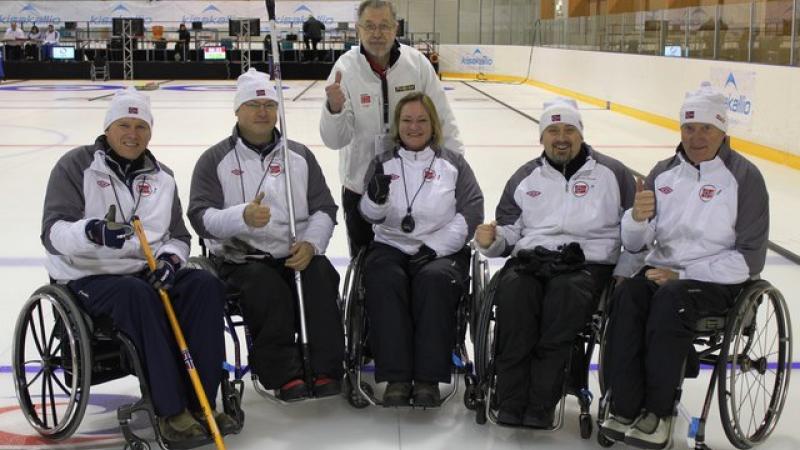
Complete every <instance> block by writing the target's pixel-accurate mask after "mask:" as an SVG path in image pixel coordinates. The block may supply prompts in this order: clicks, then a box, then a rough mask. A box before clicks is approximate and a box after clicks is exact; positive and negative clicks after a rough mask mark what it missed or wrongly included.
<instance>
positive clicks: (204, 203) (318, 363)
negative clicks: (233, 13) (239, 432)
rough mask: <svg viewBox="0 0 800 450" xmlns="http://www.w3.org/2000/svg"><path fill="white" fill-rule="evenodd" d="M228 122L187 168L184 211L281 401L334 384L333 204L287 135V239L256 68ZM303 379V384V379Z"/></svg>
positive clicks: (272, 98)
mask: <svg viewBox="0 0 800 450" xmlns="http://www.w3.org/2000/svg"><path fill="white" fill-rule="evenodd" d="M234 110H235V111H236V117H237V119H238V120H237V124H236V126H235V127H234V129H233V133H232V135H231V136H229V137H227V138H225V139H224V140H223V141H221V142H220V143H218V144H216V145H214V146H213V147H211V148H209V149H208V150H206V152H205V153H203V155H202V156H201V157H200V159H199V160H198V162H197V165H196V166H195V169H194V174H193V176H192V186H191V195H190V202H189V211H188V216H189V220H190V221H191V223H192V226H193V227H194V229H195V231H197V233H198V234H199V235H200V236H201V237H202V238H204V239H205V240H206V243H207V244H208V247H209V250H210V252H211V259H212V262H213V263H214V264H215V265H216V266H217V268H218V273H219V274H220V276H221V278H222V279H223V280H225V281H227V282H228V283H229V284H230V285H231V286H232V287H234V288H236V289H238V290H239V292H240V293H241V297H240V302H241V308H242V312H243V317H244V320H245V323H246V324H247V327H248V329H249V331H250V334H251V336H252V337H253V346H252V349H251V350H250V352H251V353H250V357H249V361H250V367H251V369H252V370H253V372H254V373H255V374H256V375H257V376H258V380H259V382H260V383H261V384H262V385H263V386H264V387H265V388H267V389H275V390H278V397H279V398H280V399H281V400H283V401H294V400H301V399H303V398H306V397H308V396H315V397H325V396H331V395H336V394H339V393H340V392H341V378H342V374H343V358H344V332H343V330H342V325H341V319H340V315H339V309H338V306H337V298H338V286H339V274H338V272H336V269H334V267H333V265H332V264H331V263H330V261H329V260H328V259H327V258H326V257H325V256H324V253H325V250H326V248H327V246H328V242H329V241H330V238H331V235H332V234H333V227H334V225H335V220H336V210H337V207H336V204H335V203H334V202H333V197H331V193H330V190H329V189H328V186H327V184H326V182H325V177H324V175H323V174H322V170H321V168H320V166H319V164H318V163H317V161H316V159H315V158H314V154H313V153H311V151H310V150H309V149H308V148H307V147H305V146H304V145H302V144H300V143H298V142H294V141H289V142H288V149H289V152H290V157H291V158H292V161H291V164H290V168H291V171H292V173H291V176H292V180H293V183H292V184H293V186H292V187H293V197H294V210H295V214H296V220H297V222H296V227H297V228H296V229H297V242H296V243H294V244H292V243H291V242H289V223H288V205H287V198H286V184H285V181H286V180H285V179H284V177H285V176H286V173H285V170H284V154H283V145H282V139H283V138H282V137H281V133H280V131H279V130H278V129H277V128H275V124H276V122H277V118H278V112H277V111H278V96H277V94H276V92H275V89H274V88H273V87H272V85H271V84H270V82H269V79H268V77H267V75H266V74H265V73H262V72H258V71H256V70H255V69H250V71H248V72H247V73H245V74H243V75H241V76H240V77H239V79H238V82H237V92H236V98H235V101H234ZM294 271H302V280H303V281H302V283H303V284H302V287H303V293H304V299H305V316H306V317H305V319H306V321H307V324H308V339H309V350H310V363H311V371H312V372H313V374H305V373H304V369H303V360H302V355H301V351H300V350H301V349H300V345H299V344H298V342H297V339H296V336H297V335H298V332H297V330H298V327H297V324H298V320H299V319H298V311H297V308H296V302H297V300H296V296H297V293H296V289H295V281H294ZM306 380H311V381H310V382H311V383H312V385H307V383H306Z"/></svg>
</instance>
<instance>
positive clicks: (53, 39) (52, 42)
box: [42, 24, 61, 61]
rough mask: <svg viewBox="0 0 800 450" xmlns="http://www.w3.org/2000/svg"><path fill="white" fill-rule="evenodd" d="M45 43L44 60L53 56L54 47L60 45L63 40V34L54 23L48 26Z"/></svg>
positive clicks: (43, 48) (43, 45) (43, 46)
mask: <svg viewBox="0 0 800 450" xmlns="http://www.w3.org/2000/svg"><path fill="white" fill-rule="evenodd" d="M43 40H44V43H43V44H42V60H45V61H47V60H49V59H50V57H51V56H52V52H53V47H54V46H56V45H58V43H59V41H61V34H60V33H59V32H58V31H56V29H55V27H54V26H53V24H50V25H48V26H47V31H46V32H45V33H44V39H43Z"/></svg>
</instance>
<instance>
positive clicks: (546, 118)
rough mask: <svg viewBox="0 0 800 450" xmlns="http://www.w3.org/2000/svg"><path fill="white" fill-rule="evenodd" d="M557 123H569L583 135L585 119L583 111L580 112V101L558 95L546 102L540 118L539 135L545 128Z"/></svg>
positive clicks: (540, 135)
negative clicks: (582, 114)
mask: <svg viewBox="0 0 800 450" xmlns="http://www.w3.org/2000/svg"><path fill="white" fill-rule="evenodd" d="M557 123H567V124H570V125H572V126H574V127H575V128H577V129H578V131H580V132H581V135H583V121H582V120H581V113H580V112H578V103H577V102H576V101H575V100H572V99H571V98H563V97H556V98H555V99H553V100H551V101H548V102H544V111H543V112H542V117H540V118H539V137H540V138H541V137H542V134H544V130H546V129H547V127H549V126H550V125H553V124H557Z"/></svg>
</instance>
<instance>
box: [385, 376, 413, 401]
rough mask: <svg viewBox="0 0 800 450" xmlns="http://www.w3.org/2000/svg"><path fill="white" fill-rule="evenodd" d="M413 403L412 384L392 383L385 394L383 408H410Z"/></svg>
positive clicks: (405, 382) (403, 382) (404, 382)
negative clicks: (411, 402) (410, 403)
mask: <svg viewBox="0 0 800 450" xmlns="http://www.w3.org/2000/svg"><path fill="white" fill-rule="evenodd" d="M410 401H411V383H409V382H407V381H395V382H390V383H389V384H388V385H387V386H386V391H384V393H383V406H386V407H397V406H408V405H409V402H410Z"/></svg>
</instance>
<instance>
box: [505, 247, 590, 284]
mask: <svg viewBox="0 0 800 450" xmlns="http://www.w3.org/2000/svg"><path fill="white" fill-rule="evenodd" d="M517 261H518V263H517V267H516V270H517V271H520V272H524V273H528V274H531V275H534V276H537V277H543V278H552V277H554V276H556V275H560V274H563V273H569V272H575V271H578V270H581V269H583V268H584V267H585V266H586V264H585V263H586V258H585V257H584V254H583V249H581V246H580V244H578V243H577V242H570V243H569V244H566V245H560V246H559V247H558V250H548V249H546V248H545V247H542V246H541V245H537V246H536V247H535V248H534V249H533V250H530V249H525V250H520V251H519V252H518V253H517Z"/></svg>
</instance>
